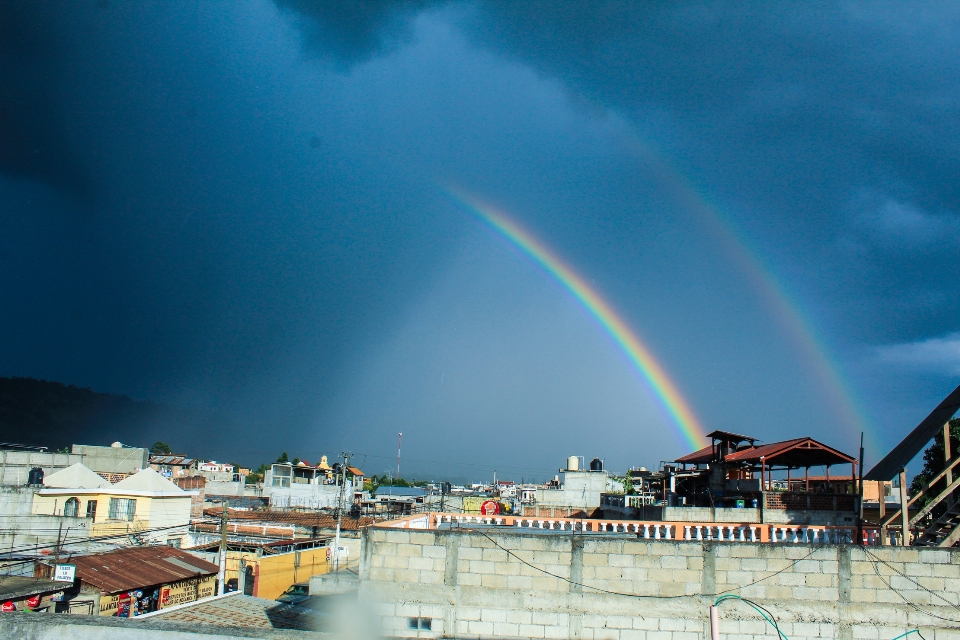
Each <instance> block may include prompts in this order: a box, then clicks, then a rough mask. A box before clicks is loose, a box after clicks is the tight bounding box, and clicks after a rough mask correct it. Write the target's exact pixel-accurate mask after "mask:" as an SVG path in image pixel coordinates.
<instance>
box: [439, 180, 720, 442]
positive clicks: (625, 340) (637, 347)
mask: <svg viewBox="0 0 960 640" xmlns="http://www.w3.org/2000/svg"><path fill="white" fill-rule="evenodd" d="M447 192H448V193H449V194H450V195H451V196H452V197H453V198H455V199H456V200H457V201H458V202H459V203H460V204H461V205H463V206H465V207H466V208H467V209H469V210H470V211H471V212H472V213H473V214H475V215H476V216H477V217H478V218H479V219H480V220H481V221H483V222H484V223H485V224H486V225H487V226H488V227H489V228H491V229H492V230H493V231H495V232H496V233H497V234H498V235H500V236H502V237H503V238H505V239H506V240H508V241H509V242H510V243H511V244H513V245H514V246H516V247H517V248H518V249H520V250H521V251H522V252H523V253H525V254H526V255H527V256H529V257H530V258H532V259H533V261H534V262H535V263H537V264H538V265H539V266H540V267H541V268H542V269H543V270H544V271H545V272H546V273H547V275H549V276H550V277H551V278H553V279H554V280H556V281H557V282H558V283H560V285H561V286H562V287H563V288H564V289H566V290H567V291H569V292H570V293H571V294H572V295H573V297H574V298H575V299H576V300H577V302H579V303H580V305H581V306H583V308H584V309H585V310H586V311H587V313H589V314H590V315H591V316H592V317H593V318H594V319H596V321H597V322H599V323H600V326H601V327H602V328H603V329H604V331H606V332H607V333H608V334H609V335H610V337H611V338H612V339H613V341H614V342H615V343H616V344H617V346H618V347H619V348H620V349H621V350H622V351H623V353H624V354H625V355H626V356H627V359H628V360H629V361H630V363H631V364H632V365H633V366H634V367H636V369H637V371H638V372H639V373H640V375H641V376H642V377H643V379H644V380H645V381H646V382H647V384H648V385H649V386H650V388H651V390H652V391H653V393H654V395H656V397H657V399H658V400H659V401H660V403H661V404H662V405H663V408H664V409H665V410H666V412H667V413H668V414H669V416H670V418H671V419H672V420H673V422H674V423H675V424H676V425H677V427H678V429H679V431H680V434H681V435H682V436H683V439H684V440H685V441H686V443H687V444H688V445H689V446H690V447H692V448H693V449H694V450H697V449H700V448H701V447H704V446H706V444H707V439H706V436H705V435H704V430H703V427H702V425H701V424H700V421H699V420H698V419H697V416H696V415H695V414H694V413H693V410H692V409H691V408H690V404H689V403H688V402H687V401H686V399H684V397H683V396H682V395H681V394H680V390H679V389H677V385H675V384H674V383H673V381H672V380H671V379H670V376H668V375H667V372H666V371H665V370H664V369H663V367H662V366H661V365H660V363H659V362H657V360H656V358H654V357H653V354H652V353H651V352H650V350H649V349H648V348H647V347H646V346H645V345H644V344H643V342H642V341H641V340H640V338H638V337H637V335H636V334H635V333H634V332H633V331H632V330H631V329H630V327H629V326H627V323H626V322H624V321H623V319H622V318H621V317H620V316H619V315H617V313H616V311H614V310H613V308H612V307H611V306H610V305H609V303H607V301H606V300H604V299H603V298H602V297H601V296H600V294H599V293H597V292H596V291H595V290H594V289H593V288H591V287H590V285H588V284H587V283H586V281H584V279H583V278H581V277H580V276H579V275H577V273H576V272H575V271H574V270H573V269H572V268H570V267H569V266H567V265H566V264H564V263H563V261H562V260H560V258H559V257H557V256H556V255H555V254H554V253H552V252H551V251H550V250H549V249H548V248H547V247H545V246H544V245H543V244H542V243H541V242H539V241H538V240H537V239H536V238H534V237H533V236H532V235H530V233H529V232H527V231H526V230H525V229H523V228H522V227H521V226H520V225H518V224H517V223H515V222H513V221H512V220H510V219H509V218H508V217H507V216H506V215H504V214H503V213H501V212H498V211H496V210H495V209H494V208H493V207H491V206H489V205H486V204H483V203H480V202H478V201H477V200H475V199H474V198H470V197H467V196H464V195H463V194H460V193H457V192H455V191H453V190H451V189H447Z"/></svg>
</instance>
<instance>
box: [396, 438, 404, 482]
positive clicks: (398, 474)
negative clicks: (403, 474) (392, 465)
mask: <svg viewBox="0 0 960 640" xmlns="http://www.w3.org/2000/svg"><path fill="white" fill-rule="evenodd" d="M402 440H403V432H402V431H401V432H400V433H398V434H397V477H398V478H399V477H400V442H401V441H402Z"/></svg>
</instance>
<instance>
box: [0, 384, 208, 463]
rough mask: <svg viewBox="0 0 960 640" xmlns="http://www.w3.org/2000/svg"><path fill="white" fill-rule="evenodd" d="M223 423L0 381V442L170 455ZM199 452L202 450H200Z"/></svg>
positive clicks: (204, 414)
mask: <svg viewBox="0 0 960 640" xmlns="http://www.w3.org/2000/svg"><path fill="white" fill-rule="evenodd" d="M223 426H224V425H223V420H222V419H221V418H218V417H217V416H215V415H213V414H211V413H210V412H208V411H205V410H202V409H197V408H183V407H173V406H169V405H163V404H159V403H156V402H148V401H144V400H134V399H132V398H129V397H127V396H122V395H113V394H109V393H98V392H96V391H92V390H90V389H83V388H80V387H76V386H73V385H65V384H62V383H60V382H50V381H47V380H36V379H34V378H16V377H14V378H0V441H2V442H11V443H18V444H31V445H40V446H45V447H48V448H50V449H62V448H64V447H69V446H70V445H71V444H92V445H108V444H110V443H111V442H114V441H116V440H119V441H121V442H123V443H124V444H128V445H131V446H150V444H152V443H153V442H155V441H157V440H163V441H165V442H168V443H169V444H170V445H171V446H172V447H173V448H174V449H175V450H187V449H188V448H189V449H193V448H194V447H196V446H197V445H201V446H202V444H201V443H203V441H204V440H205V438H204V437H203V434H210V433H216V432H218V431H219V430H220V428H222V427H223ZM203 448H206V447H205V446H204V447H203Z"/></svg>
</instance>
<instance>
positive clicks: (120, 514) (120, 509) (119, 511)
mask: <svg viewBox="0 0 960 640" xmlns="http://www.w3.org/2000/svg"><path fill="white" fill-rule="evenodd" d="M136 512H137V501H136V499H135V498H110V513H109V515H108V516H107V518H109V519H110V520H126V521H127V522H131V521H132V520H133V516H134V515H135V514H136Z"/></svg>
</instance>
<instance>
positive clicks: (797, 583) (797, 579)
mask: <svg viewBox="0 0 960 640" xmlns="http://www.w3.org/2000/svg"><path fill="white" fill-rule="evenodd" d="M812 577H814V575H813V574H803V573H790V572H786V571H785V572H784V573H781V574H779V575H777V576H774V578H773V580H774V581H776V584H779V585H782V586H784V587H803V586H807V578H812ZM817 577H823V576H817Z"/></svg>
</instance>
